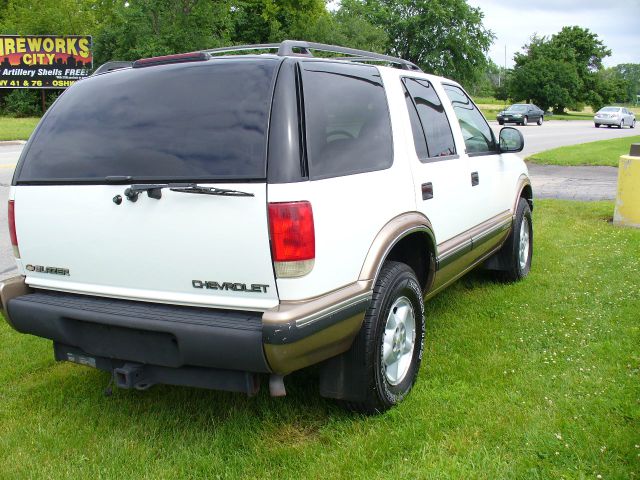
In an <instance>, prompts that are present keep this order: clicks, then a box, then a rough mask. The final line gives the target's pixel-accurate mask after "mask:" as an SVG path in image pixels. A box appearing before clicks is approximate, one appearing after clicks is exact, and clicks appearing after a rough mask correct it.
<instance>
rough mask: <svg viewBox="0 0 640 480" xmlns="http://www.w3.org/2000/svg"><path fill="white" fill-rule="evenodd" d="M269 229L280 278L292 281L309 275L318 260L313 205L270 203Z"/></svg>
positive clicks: (303, 203)
mask: <svg viewBox="0 0 640 480" xmlns="http://www.w3.org/2000/svg"><path fill="white" fill-rule="evenodd" d="M269 229H270V232H271V252H272V255H273V265H274V267H275V271H276V275H277V276H278V277H279V278H291V277H301V276H303V275H306V274H307V273H309V272H310V271H311V270H312V269H313V264H314V262H315V257H316V237H315V230H314V224H313V210H312V209H311V203H309V202H306V201H303V202H283V203H270V204H269Z"/></svg>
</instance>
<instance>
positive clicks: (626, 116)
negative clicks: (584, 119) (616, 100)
mask: <svg viewBox="0 0 640 480" xmlns="http://www.w3.org/2000/svg"><path fill="white" fill-rule="evenodd" d="M593 122H594V123H595V126H596V128H600V125H606V126H607V127H611V126H612V125H616V126H617V127H618V128H622V127H624V126H627V127H629V128H635V127H636V116H635V114H634V113H633V112H632V111H630V110H628V109H626V108H624V107H603V108H601V109H600V110H598V111H597V112H596V114H595V115H594V116H593Z"/></svg>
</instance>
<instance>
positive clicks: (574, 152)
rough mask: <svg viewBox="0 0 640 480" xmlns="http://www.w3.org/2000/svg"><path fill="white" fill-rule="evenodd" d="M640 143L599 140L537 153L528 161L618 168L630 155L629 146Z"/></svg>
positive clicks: (635, 139)
mask: <svg viewBox="0 0 640 480" xmlns="http://www.w3.org/2000/svg"><path fill="white" fill-rule="evenodd" d="M638 142H640V135H637V136H634V137H624V138H614V139H611V140H599V141H597V142H589V143H581V144H579V145H570V146H567V147H559V148H554V149H552V150H546V151H544V152H540V153H535V154H533V155H532V156H530V157H528V158H527V161H530V162H534V163H542V164H546V165H605V166H610V167H617V166H618V160H619V158H620V155H628V154H629V146H630V145H631V144H632V143H638Z"/></svg>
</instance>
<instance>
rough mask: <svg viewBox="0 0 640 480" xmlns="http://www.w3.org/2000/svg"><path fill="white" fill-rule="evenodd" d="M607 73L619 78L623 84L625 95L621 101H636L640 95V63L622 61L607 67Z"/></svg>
mask: <svg viewBox="0 0 640 480" xmlns="http://www.w3.org/2000/svg"><path fill="white" fill-rule="evenodd" d="M607 74H608V75H610V76H611V77H613V78H617V79H618V80H620V81H621V82H622V84H623V87H622V88H623V90H624V92H623V95H622V98H621V99H619V100H618V101H619V102H620V103H636V102H637V101H638V100H637V95H640V63H621V64H620V65H616V66H615V67H612V68H609V69H607Z"/></svg>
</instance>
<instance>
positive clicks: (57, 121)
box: [18, 59, 278, 182]
mask: <svg viewBox="0 0 640 480" xmlns="http://www.w3.org/2000/svg"><path fill="white" fill-rule="evenodd" d="M277 66H278V61H277V60H273V59H242V60H240V59H228V60H223V59H217V60H212V61H208V62H197V63H190V64H179V65H163V66H157V67H146V68H138V69H128V70H122V71H116V72H113V73H109V74H106V75H99V76H96V77H91V78H89V79H87V80H83V81H81V82H78V83H77V84H76V85H74V86H73V87H72V88H70V89H69V90H68V91H67V92H66V93H65V94H64V95H62V96H61V97H60V99H59V100H58V101H57V102H56V103H55V104H54V105H53V106H52V107H51V109H50V110H49V112H48V113H47V115H46V117H45V118H44V120H43V121H42V123H41V125H40V126H39V128H38V130H37V131H36V134H35V136H34V138H33V139H32V141H31V142H30V145H29V146H28V148H27V150H26V151H25V154H24V156H23V159H22V162H21V166H20V170H19V174H18V182H37V181H56V180H57V181H67V180H68V181H73V180H76V181H96V182H100V181H104V178H105V177H107V176H131V177H133V179H134V180H156V181H157V180H163V179H164V180H187V179H188V180H207V179H209V180H218V179H223V180H224V179H263V178H265V177H266V145H267V127H268V120H269V111H270V105H271V97H272V91H273V82H274V77H275V73H276V71H277Z"/></svg>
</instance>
